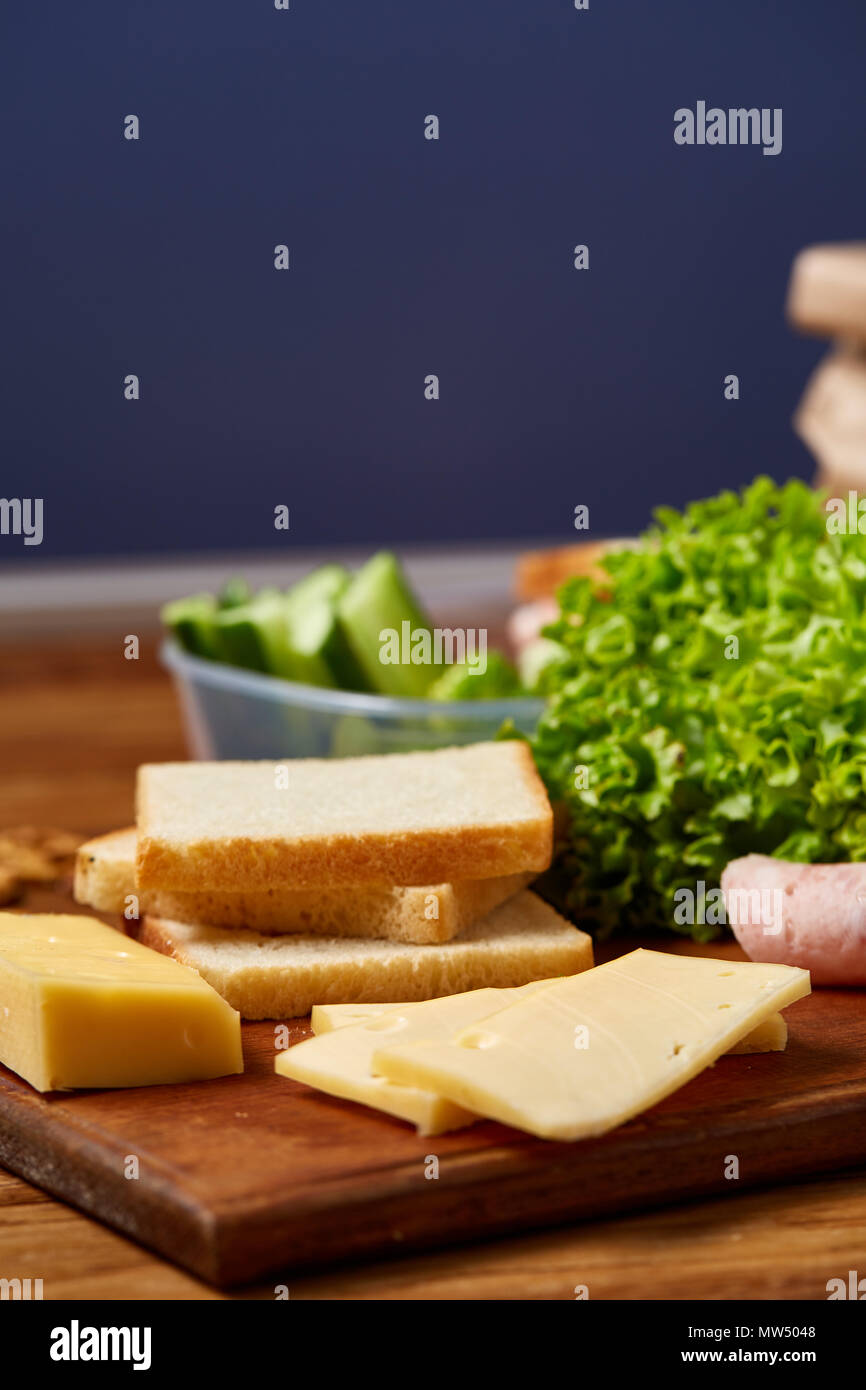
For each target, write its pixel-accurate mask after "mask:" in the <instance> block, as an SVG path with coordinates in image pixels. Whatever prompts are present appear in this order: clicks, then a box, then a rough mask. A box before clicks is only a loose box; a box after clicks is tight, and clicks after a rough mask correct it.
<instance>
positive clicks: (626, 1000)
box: [336, 950, 809, 1139]
mask: <svg viewBox="0 0 866 1390" xmlns="http://www.w3.org/2000/svg"><path fill="white" fill-rule="evenodd" d="M808 993H809V974H808V972H807V971H805V970H798V969H796V968H794V967H792V966H786V965H764V964H755V963H751V962H749V963H747V964H746V963H742V962H737V961H720V960H709V959H701V958H695V957H688V956H674V955H667V954H664V953H662V952H656V951H645V950H637V951H632V952H631V953H630V954H629V955H627V956H622V957H621V958H620V959H618V960H614V961H610V962H609V963H608V964H607V965H601V966H598V967H597V968H596V969H594V970H588V971H586V972H585V973H584V974H581V975H575V976H572V977H571V978H570V979H567V980H563V981H561V982H560V983H558V984H553V985H550V986H549V987H548V988H547V989H543V990H539V991H537V992H536V993H534V994H531V995H530V996H529V997H528V998H522V999H519V1000H517V1001H516V1002H515V1003H513V1004H511V1005H510V1006H509V1007H507V1008H505V1009H503V1010H501V1011H500V1012H499V1013H498V1014H496V1016H495V1017H493V1018H490V1019H488V1020H486V1021H484V1022H482V1023H480V1024H478V1025H475V1026H470V1027H468V1028H464V1029H463V1030H462V1031H460V1032H459V1033H457V1034H456V1035H455V1036H454V1038H453V1039H452V1040H451V1041H450V1042H416V1043H399V1044H394V1043H390V1042H389V1043H386V1042H385V1041H384V1039H383V1041H382V1045H381V1046H380V1048H379V1049H378V1050H376V1051H375V1052H374V1054H373V1058H372V1066H373V1068H374V1070H375V1071H376V1072H378V1073H380V1074H381V1075H383V1076H385V1077H387V1078H388V1079H389V1080H390V1081H396V1082H400V1083H401V1084H403V1085H409V1086H418V1087H421V1088H425V1089H429V1090H431V1091H435V1092H436V1093H437V1094H438V1095H441V1096H444V1097H445V1098H446V1099H448V1100H450V1101H453V1102H454V1104H456V1105H461V1106H463V1107H464V1108H465V1109H467V1110H472V1111H475V1112H476V1113H477V1114H479V1115H483V1116H485V1117H486V1118H489V1119H494V1120H500V1121H501V1122H502V1123H504V1124H510V1125H514V1126H516V1127H517V1128H518V1129H524V1130H527V1131H528V1132H529V1133H531V1134H536V1135H539V1136H540V1137H542V1138H545V1139H582V1138H588V1137H590V1136H593V1135H598V1134H604V1133H605V1132H606V1131H607V1130H610V1129H613V1128H614V1127H615V1126H616V1125H619V1124H622V1123H623V1122H624V1121H625V1120H628V1119H631V1117H632V1116H634V1115H637V1114H639V1113H640V1112H641V1111H642V1110H646V1109H648V1108H649V1107H650V1106H652V1105H655V1104H656V1103H657V1102H658V1101H660V1100H662V1099H663V1098H664V1097H665V1096H667V1095H670V1093H671V1092H672V1091H675V1090H676V1089H677V1088H678V1087H680V1086H682V1085H684V1084H685V1082H687V1081H689V1080H691V1078H692V1077H693V1076H696V1075H697V1073H698V1072H700V1071H702V1070H703V1068H704V1067H707V1066H709V1065H711V1064H712V1063H713V1062H715V1061H716V1059H717V1058H718V1057H720V1056H721V1054H722V1053H723V1052H726V1051H727V1050H728V1049H729V1048H730V1047H733V1046H734V1045H735V1044H736V1043H738V1042H740V1041H742V1039H743V1038H745V1037H746V1036H747V1035H748V1034H749V1033H750V1032H751V1031H752V1030H753V1029H754V1028H756V1027H757V1026H758V1024H760V1023H763V1022H764V1021H765V1020H766V1019H767V1018H768V1016H769V1015H770V1014H773V1013H776V1012H777V1011H778V1010H779V1009H781V1008H784V1007H785V1006H786V1005H787V1004H790V1003H792V1002H793V1001H794V1000H795V999H800V998H802V997H803V996H804V995H806V994H808ZM336 1036H339V1034H337V1035H336Z"/></svg>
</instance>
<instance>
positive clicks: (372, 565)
mask: <svg viewBox="0 0 866 1390" xmlns="http://www.w3.org/2000/svg"><path fill="white" fill-rule="evenodd" d="M337 615H338V619H339V624H340V628H341V629H342V632H343V634H344V636H345V638H346V641H347V643H348V645H349V647H350V649H351V651H352V653H353V654H354V657H355V660H356V661H357V662H358V665H359V666H360V668H361V670H362V671H363V673H364V676H365V678H366V680H367V682H368V683H369V685H370V687H371V689H373V690H375V691H376V692H378V694H380V695H394V696H403V695H408V696H415V697H422V696H424V695H426V694H427V691H428V690H429V688H430V686H431V685H432V683H433V681H434V680H435V679H436V676H437V674H438V673H439V671H440V670H441V669H442V668H441V666H436V665H435V664H433V663H427V664H422V663H418V664H415V663H413V662H412V661H411V660H407V661H403V660H400V661H398V662H383V661H381V660H380V653H381V652H382V650H383V643H384V640H385V639H384V637H383V633H385V632H386V631H391V632H394V633H396V634H397V639H398V642H399V643H400V646H401V655H402V639H403V634H404V631H405V632H406V633H407V634H409V635H410V651H409V653H408V655H410V656H411V634H414V633H417V632H419V631H426V632H428V633H431V634H432V628H431V626H430V623H429V620H428V618H427V616H426V615H425V613H424V612H423V610H422V609H421V606H420V604H419V603H418V600H417V599H416V598H415V596H414V594H413V593H412V590H411V589H410V588H409V585H408V583H407V581H406V577H405V575H404V574H403V571H402V569H401V567H400V564H399V562H398V560H397V557H396V556H395V555H393V554H391V552H390V551H386V550H382V551H380V552H379V553H378V554H377V555H374V556H373V558H372V559H371V560H368V561H367V563H366V565H364V566H362V568H361V569H359V570H358V572H357V574H356V575H355V577H354V579H353V580H352V582H351V584H350V585H349V587H348V589H347V590H346V592H345V593H344V594H343V596H342V598H341V599H340V601H339V605H338V609H337ZM404 624H408V627H407V628H405V629H404V626H403V625H404Z"/></svg>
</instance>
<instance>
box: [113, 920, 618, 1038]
mask: <svg viewBox="0 0 866 1390" xmlns="http://www.w3.org/2000/svg"><path fill="white" fill-rule="evenodd" d="M139 939H140V940H141V941H143V942H144V943H145V944H146V945H148V946H152V947H153V948H154V949H155V950H157V951H164V952H165V953H166V954H167V955H171V956H174V957H175V958H176V959H177V960H180V961H182V962H183V964H184V965H190V966H192V967H193V969H194V970H197V971H198V972H199V974H200V975H202V977H203V978H204V979H206V980H207V981H208V982H209V983H210V984H212V985H213V987H214V989H216V990H218V991H219V993H220V994H221V995H222V996H223V998H224V999H227V1000H228V1002H229V1003H230V1004H231V1005H232V1007H233V1008H235V1009H238V1010H239V1011H240V1013H241V1014H242V1016H243V1017H244V1018H297V1017H300V1016H301V1015H303V1014H308V1013H309V1012H310V1010H311V1009H312V1007H313V1005H314V1004H317V1003H323V1004H327V1003H354V1002H361V1003H375V1002H377V1001H379V1000H382V1001H385V1000H388V999H394V998H397V999H401V998H402V999H407V1000H410V1001H415V1000H418V999H435V998H437V997H438V996H440V995H445V994H459V993H461V992H462V991H464V990H468V989H479V988H481V987H482V986H495V987H499V988H502V987H506V986H511V985H524V984H528V983H529V981H531V980H541V979H546V978H547V977H549V976H551V975H571V974H573V973H574V972H575V971H577V970H586V969H587V968H588V967H589V966H591V965H592V940H591V938H590V937H588V936H587V935H586V934H585V933H584V932H581V931H578V929H577V928H576V927H574V926H572V925H571V923H570V922H566V920H565V919H564V918H563V917H560V915H559V913H558V912H555V911H554V910H553V908H552V907H549V906H548V904H547V903H545V902H542V900H541V898H539V897H536V895H535V894H534V893H528V892H523V893H518V894H517V896H516V897H513V898H509V899H508V901H507V902H505V903H502V904H501V906H499V907H496V908H494V909H493V911H492V912H490V913H488V915H487V916H486V917H484V918H482V920H481V921H480V922H476V923H475V924H474V925H473V926H471V927H467V929H466V931H464V932H463V934H462V935H461V936H459V937H457V938H456V940H454V941H443V942H442V943H441V944H439V945H431V946H408V945H406V944H405V942H402V941H372V940H371V941H366V940H365V941H353V940H352V939H351V938H350V937H340V938H336V937H333V938H332V937H326V936H263V935H261V933H258V932H249V931H222V930H221V929H220V928H219V927H201V926H191V925H190V924H188V923H182V922H166V921H163V919H162V918H158V917H145V918H144V921H143V923H142V927H141V932H140V936H139Z"/></svg>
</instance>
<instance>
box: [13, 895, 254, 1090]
mask: <svg viewBox="0 0 866 1390" xmlns="http://www.w3.org/2000/svg"><path fill="white" fill-rule="evenodd" d="M0 1062H2V1063H3V1064H4V1065H5V1066H7V1067H10V1068H11V1070H12V1071H14V1072H17V1073H18V1075H19V1076H23V1077H24V1079H25V1081H29V1082H30V1085H31V1086H34V1087H35V1088H36V1090H37V1091H55V1090H68V1089H71V1088H74V1087H79V1086H82V1087H88V1088H89V1087H108V1086H153V1085H159V1084H162V1083H164V1082H172V1081H200V1080H204V1079H206V1078H209V1077H215V1076H226V1075H228V1074H229V1073H232V1072H242V1071H243V1069H244V1062H243V1052H242V1050H241V1026H240V1017H239V1015H238V1014H236V1013H235V1011H234V1009H232V1008H230V1007H229V1005H228V1004H227V1003H226V1002H225V1000H223V999H221V998H220V996H219V995H218V994H217V992H216V990H213V989H211V987H210V985H208V984H206V983H205V981H204V980H203V979H202V978H201V976H200V975H197V974H196V973H195V971H194V970H188V969H187V968H186V967H185V966H183V965H178V963H177V961H174V960H168V959H167V958H166V957H165V956H161V955H158V954H157V952H156V951H149V950H148V949H147V947H146V946H140V945H139V944H138V942H137V941H131V940H130V939H129V938H128V937H126V936H123V934H122V933H121V932H118V931H114V930H113V929H112V928H111V927H107V926H106V925H105V924H104V922H98V921H96V919H95V918H93V917H75V916H71V915H62V914H56V915H55V914H51V913H45V914H38V915H37V914H32V915H31V914H27V913H18V912H2V913H0Z"/></svg>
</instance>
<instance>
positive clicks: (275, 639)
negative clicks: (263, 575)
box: [216, 589, 298, 680]
mask: <svg viewBox="0 0 866 1390" xmlns="http://www.w3.org/2000/svg"><path fill="white" fill-rule="evenodd" d="M216 630H217V634H218V638H219V641H220V644H221V645H222V648H223V651H224V653H225V657H224V659H225V660H226V661H228V662H229V663H230V664H231V665H232V666H243V667H245V668H246V669H247V670H250V671H266V672H268V673H269V674H270V675H272V676H284V677H287V678H288V679H289V680H297V679H298V676H297V672H296V667H295V663H294V662H293V660H292V653H291V650H290V647H289V641H288V630H287V623H286V604H285V599H284V597H283V595H282V594H281V593H280V592H279V590H277V589H262V590H261V592H260V593H258V594H256V596H255V598H254V599H251V600H250V602H249V603H239V604H237V605H236V606H235V607H234V608H224V609H223V610H222V611H221V612H220V613H219V614H218V615H217V618H216Z"/></svg>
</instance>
